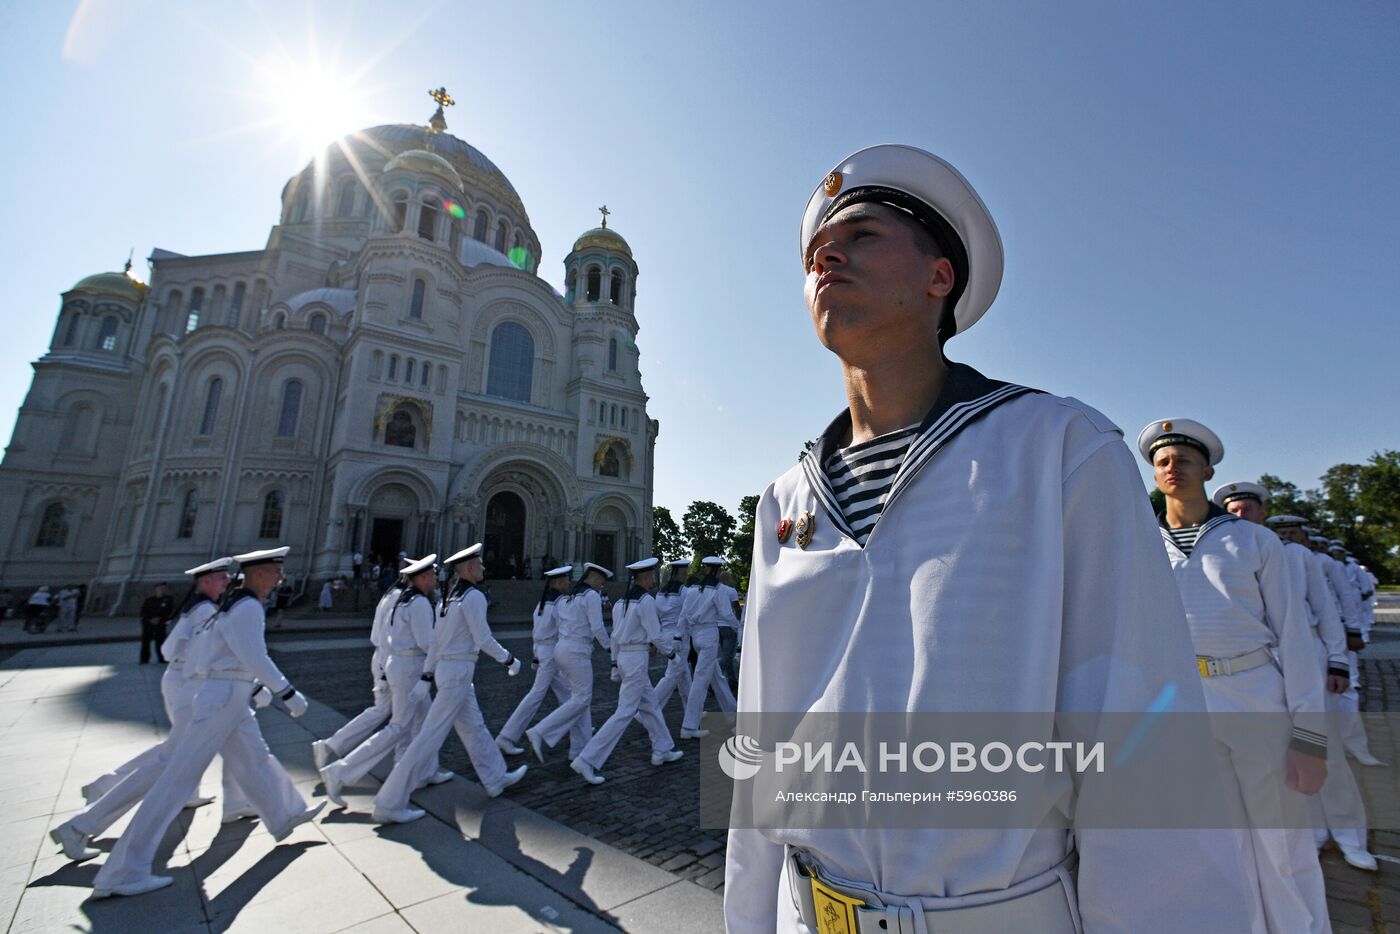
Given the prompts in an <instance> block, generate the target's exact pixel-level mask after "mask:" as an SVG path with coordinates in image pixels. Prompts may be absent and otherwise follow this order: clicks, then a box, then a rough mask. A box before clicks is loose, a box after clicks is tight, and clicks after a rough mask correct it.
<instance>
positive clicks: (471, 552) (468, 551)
mask: <svg viewBox="0 0 1400 934" xmlns="http://www.w3.org/2000/svg"><path fill="white" fill-rule="evenodd" d="M480 555H481V542H477V543H476V544H475V545H468V546H467V547H466V548H463V549H462V550H461V551H459V552H457V553H456V554H455V555H453V556H452V557H450V558H448V559H447V560H446V561H444V562H442V563H443V565H445V566H446V567H449V568H450V567H452V566H453V565H454V564H461V563H462V562H463V561H470V560H471V559H472V558H476V557H480Z"/></svg>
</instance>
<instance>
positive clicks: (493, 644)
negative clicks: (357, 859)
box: [374, 542, 525, 824]
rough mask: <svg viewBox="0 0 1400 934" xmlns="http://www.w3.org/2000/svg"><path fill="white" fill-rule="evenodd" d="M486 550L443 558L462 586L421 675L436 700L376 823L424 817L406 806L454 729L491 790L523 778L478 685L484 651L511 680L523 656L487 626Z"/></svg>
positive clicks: (382, 797) (377, 804)
mask: <svg viewBox="0 0 1400 934" xmlns="http://www.w3.org/2000/svg"><path fill="white" fill-rule="evenodd" d="M481 548H482V546H481V543H480V542H478V543H477V544H475V545H472V546H470V547H468V548H463V549H462V550H461V551H459V552H457V553H456V554H455V555H452V556H451V557H450V558H448V559H447V560H446V561H445V562H443V567H444V568H446V569H447V570H448V571H450V572H452V573H453V574H455V575H456V576H457V583H456V585H455V586H454V587H453V588H452V591H451V592H450V593H449V594H448V595H447V596H446V597H444V598H443V601H442V608H441V610H440V612H439V614H438V616H439V620H438V626H437V631H436V632H435V633H434V634H433V642H432V646H431V647H430V648H429V649H428V656H427V659H426V660H425V661H424V663H423V673H422V675H421V678H422V681H423V683H424V684H426V685H436V686H437V697H435V698H433V702H432V706H431V707H430V708H429V710H428V716H427V718H426V719H425V720H424V721H423V726H422V728H421V729H420V730H419V731H418V735H417V736H415V737H413V742H411V743H409V745H408V750H407V751H406V752H405V753H404V754H403V758H402V759H400V760H399V761H398V762H397V763H395V764H394V770H393V771H392V772H390V773H389V777H388V778H387V779H385V781H384V786H383V787H382V788H380V789H379V794H377V795H375V796H374V820H375V821H376V822H378V823H381V824H406V823H408V822H410V821H415V820H418V819H419V818H420V817H422V816H423V813H424V812H423V811H422V810H420V809H418V808H410V807H409V806H408V797H409V795H411V794H412V793H413V789H414V788H416V787H417V786H418V783H419V780H420V779H421V777H422V776H424V775H429V774H431V773H432V772H433V771H434V770H435V769H436V767H437V756H438V751H439V750H440V749H442V744H443V741H444V740H446V739H447V734H448V732H449V731H451V730H453V729H455V730H456V731H457V736H458V738H459V739H461V740H462V745H463V746H464V747H465V748H466V750H467V757H468V758H469V759H471V762H472V768H473V769H475V770H476V777H477V780H478V781H480V782H481V784H482V786H483V787H484V788H485V789H486V793H487V794H488V795H490V796H491V797H493V798H495V797H498V796H499V795H500V794H501V792H503V791H505V790H506V789H507V788H509V787H510V786H511V785H514V784H515V783H516V782H518V781H520V779H522V778H524V777H525V766H523V765H522V766H519V767H518V768H516V769H514V770H513V771H510V772H507V771H506V760H505V759H504V758H502V757H501V750H500V749H499V748H498V747H497V746H496V743H495V741H494V740H493V739H492V738H491V731H490V730H488V729H486V722H485V720H483V719H482V716H481V707H480V706H479V705H478V704H477V702H476V688H475V687H473V685H472V678H473V677H474V676H475V674H476V662H477V658H478V657H479V656H480V654H481V653H482V652H485V653H486V654H487V655H490V656H491V657H492V658H494V659H495V660H496V661H498V662H500V663H501V664H502V665H505V666H506V674H508V675H510V676H511V677H514V676H515V675H518V674H520V659H518V658H516V657H515V656H513V655H511V654H510V651H509V650H508V649H506V648H505V646H503V645H501V644H500V643H499V642H497V641H496V639H495V637H494V636H492V635H491V627H490V626H489V625H487V623H486V595H485V594H484V593H482V592H481V591H480V590H478V589H477V586H476V585H477V584H479V583H481V579H482V578H483V577H485V576H486V571H485V568H484V566H483V565H482V561H481Z"/></svg>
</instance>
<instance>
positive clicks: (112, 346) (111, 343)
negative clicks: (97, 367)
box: [97, 315, 117, 353]
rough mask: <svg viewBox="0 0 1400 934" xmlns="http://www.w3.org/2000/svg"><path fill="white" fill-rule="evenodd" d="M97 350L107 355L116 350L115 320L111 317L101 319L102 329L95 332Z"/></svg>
mask: <svg viewBox="0 0 1400 934" xmlns="http://www.w3.org/2000/svg"><path fill="white" fill-rule="evenodd" d="M97 349H98V350H105V351H106V352H107V353H111V352H112V351H114V350H116V349H117V319H116V318H115V317H113V316H112V315H108V316H107V317H105V318H103V319H102V328H101V329H100V330H99V331H98V332H97Z"/></svg>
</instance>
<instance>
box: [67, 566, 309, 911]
mask: <svg viewBox="0 0 1400 934" xmlns="http://www.w3.org/2000/svg"><path fill="white" fill-rule="evenodd" d="M289 550H290V549H289V548H287V547H286V546H283V547H281V548H272V549H268V550H266V551H254V552H249V553H247V554H242V555H235V556H234V558H233V560H234V561H237V562H238V564H239V566H240V567H241V568H242V569H243V573H244V575H245V579H246V588H245V589H240V590H235V591H233V592H232V593H230V594H228V595H227V596H226V597H225V598H224V602H223V609H222V610H221V611H220V612H219V613H218V614H217V615H215V616H213V617H211V618H210V619H209V620H207V621H206V622H205V623H204V625H203V628H202V630H201V631H200V633H198V634H197V635H196V636H195V637H194V638H195V642H194V646H193V651H192V654H191V656H190V657H189V658H188V659H187V660H186V662H185V665H186V670H187V673H188V675H189V677H190V679H191V680H192V681H195V682H198V684H197V687H196V689H195V691H194V697H193V699H192V701H191V713H190V723H189V727H188V728H187V729H186V730H185V731H184V732H183V733H182V734H181V736H180V737H179V739H178V740H177V741H176V743H175V747H174V749H173V751H172V753H171V756H170V761H169V763H168V764H167V765H166V767H165V769H164V771H163V772H162V773H161V775H160V778H158V779H156V782H155V784H154V785H153V786H152V787H151V790H150V791H149V792H148V793H147V794H146V798H145V800H144V801H143V802H142V803H141V807H139V808H138V809H137V810H136V816H135V817H133V818H132V819H131V823H130V824H129V825H128V826H127V828H126V832H125V833H123V834H122V835H121V839H120V840H118V841H117V845H116V848H115V849H113V850H112V854H111V856H109V857H108V858H107V862H106V863H104V864H103V866H102V868H101V869H100V870H99V871H98V873H97V878H95V879H94V880H93V884H92V885H93V893H92V894H93V897H94V898H105V897H107V896H109V895H139V894H141V893H143V892H151V891H154V890H156V889H161V888H164V887H165V886H167V885H170V883H171V882H172V881H173V880H172V879H171V877H170V876H157V875H153V874H152V872H151V869H152V864H153V863H154V861H155V856H156V848H157V847H158V846H159V845H160V841H161V839H162V838H163V837H164V836H165V831H166V828H168V827H169V826H170V822H171V821H172V820H174V819H175V815H176V814H178V813H179V812H180V809H181V807H183V805H184V802H185V801H187V800H189V796H190V794H191V792H193V791H194V790H195V789H196V788H197V787H198V786H199V779H200V776H202V775H203V774H204V770H205V769H206V768H208V767H209V763H210V762H211V761H213V758H214V756H215V755H221V756H222V757H223V760H224V769H225V770H226V771H229V772H231V773H232V774H233V778H234V780H235V781H237V782H238V787H239V788H241V789H243V792H244V793H245V794H246V795H247V796H248V797H249V798H250V799H251V800H252V802H253V805H254V806H255V807H256V808H257V812H258V816H259V817H260V818H262V822H263V824H264V825H265V826H266V827H267V829H268V830H269V831H271V833H272V836H273V839H275V840H277V841H278V842H279V843H280V842H281V841H283V840H285V839H286V838H287V836H288V835H289V834H291V832H292V831H293V830H294V829H295V828H296V827H297V826H298V825H300V824H303V823H305V822H306V821H309V820H311V819H312V818H314V817H315V816H316V815H317V814H318V813H320V810H321V808H323V807H325V802H324V801H323V802H321V803H320V804H317V805H316V806H315V807H307V806H306V800H305V799H304V798H302V796H301V793H300V792H298V791H297V790H296V786H295V785H293V784H292V779H291V777H290V776H288V775H287V771H286V769H284V768H282V765H281V763H279V762H278V761H277V760H276V759H275V758H273V756H272V754H271V753H270V752H268V750H267V743H265V742H264V741H263V738H262V733H261V732H260V731H259V730H258V722H257V720H255V719H254V718H253V711H252V709H251V706H250V701H251V702H252V703H255V704H258V705H259V706H266V705H267V704H268V703H270V702H271V700H272V698H273V697H274V696H276V697H278V698H280V699H281V700H282V702H283V704H285V705H286V708H287V712H288V713H290V714H291V715H292V716H293V717H300V716H301V715H302V714H304V713H306V708H307V701H306V698H305V697H304V696H303V695H302V694H301V692H299V691H298V690H297V689H296V688H294V687H292V685H291V683H290V682H288V681H287V679H286V677H285V676H284V675H283V674H282V672H281V671H280V670H278V668H277V666H276V665H275V664H273V662H272V659H270V658H268V656H267V645H266V643H265V642H264V638H263V630H264V627H265V625H266V621H265V619H264V616H263V604H264V603H265V602H266V601H267V598H268V595H269V594H271V593H272V592H273V591H274V590H275V589H276V587H277V585H278V583H279V582H280V581H281V580H282V562H283V560H284V559H285V558H286V556H287V552H288V551H289ZM191 666H193V667H192V668H191Z"/></svg>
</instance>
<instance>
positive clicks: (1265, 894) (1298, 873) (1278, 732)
mask: <svg viewBox="0 0 1400 934" xmlns="http://www.w3.org/2000/svg"><path fill="white" fill-rule="evenodd" d="M1201 685H1202V687H1203V688H1204V690H1205V697H1206V707H1207V709H1209V710H1210V712H1211V713H1213V714H1216V713H1219V714H1247V713H1269V714H1275V715H1281V716H1274V717H1268V718H1262V717H1261V718H1257V720H1256V718H1249V719H1248V721H1246V720H1245V718H1240V717H1233V718H1229V719H1223V718H1213V720H1212V725H1213V726H1214V727H1215V735H1216V739H1217V740H1219V741H1220V742H1221V743H1222V744H1224V746H1225V747H1226V749H1227V751H1228V755H1229V760H1230V767H1231V770H1232V771H1233V773H1234V777H1235V780H1236V786H1237V788H1238V792H1239V795H1240V799H1241V801H1242V802H1243V806H1244V810H1245V813H1246V815H1247V816H1248V819H1249V824H1250V830H1249V839H1250V842H1251V843H1252V845H1253V850H1254V854H1253V855H1254V868H1255V871H1256V873H1257V875H1258V882H1259V894H1260V896H1261V899H1262V901H1263V906H1264V920H1265V923H1266V924H1267V926H1268V930H1269V932H1270V934H1292V932H1295V931H1296V932H1308V934H1324V932H1329V931H1331V929H1332V926H1331V922H1330V921H1329V920H1328V914H1327V893H1326V890H1325V889H1324V886H1323V879H1322V865H1321V864H1320V863H1319V862H1318V859H1317V847H1316V846H1315V844H1314V842H1313V838H1312V832H1311V831H1310V830H1308V829H1307V828H1306V827H1305V824H1306V823H1307V821H1306V820H1305V818H1306V815H1307V813H1308V811H1307V808H1308V807H1309V805H1308V802H1307V801H1306V796H1305V795H1300V794H1298V793H1297V792H1296V791H1293V790H1291V789H1290V788H1289V787H1288V785H1287V784H1286V776H1285V772H1284V762H1285V756H1286V754H1287V749H1288V742H1289V739H1290V737H1291V726H1290V724H1289V721H1288V718H1287V716H1286V713H1287V710H1288V708H1287V706H1286V705H1285V701H1284V693H1283V675H1282V674H1280V673H1279V671H1278V669H1277V668H1275V667H1274V666H1273V665H1263V666H1261V667H1259V668H1255V669H1253V670H1251V671H1244V672H1241V673H1239V674H1235V675H1226V676H1224V677H1219V678H1202V679H1201ZM1285 823H1291V826H1285Z"/></svg>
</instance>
